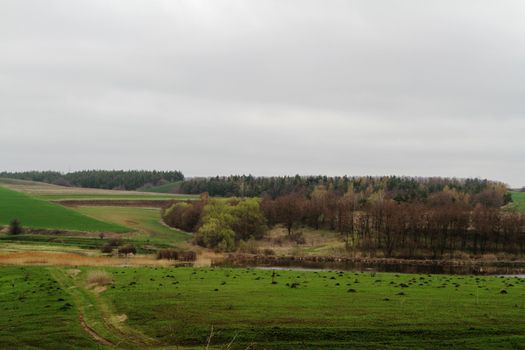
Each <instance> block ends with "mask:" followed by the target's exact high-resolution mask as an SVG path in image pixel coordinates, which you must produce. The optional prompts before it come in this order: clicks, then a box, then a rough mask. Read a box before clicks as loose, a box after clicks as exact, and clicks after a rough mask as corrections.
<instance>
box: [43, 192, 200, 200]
mask: <svg viewBox="0 0 525 350" xmlns="http://www.w3.org/2000/svg"><path fill="white" fill-rule="evenodd" d="M36 197H37V198H40V199H44V200H47V201H60V200H98V199H100V200H137V201H140V200H148V201H150V200H171V199H178V200H193V199H195V198H197V197H195V196H194V195H189V194H188V195H185V194H180V195H179V194H177V195H175V194H171V195H169V194H155V193H147V194H146V193H140V192H132V191H129V193H124V194H121V193H115V194H113V193H103V194H96V193H93V194H89V193H87V194H84V193H81V194H79V193H70V194H69V193H64V194H53V193H51V194H40V195H37V196H36Z"/></svg>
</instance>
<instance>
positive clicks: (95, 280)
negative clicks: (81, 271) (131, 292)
mask: <svg viewBox="0 0 525 350" xmlns="http://www.w3.org/2000/svg"><path fill="white" fill-rule="evenodd" d="M111 283H113V279H112V278H111V275H110V274H109V273H108V272H106V271H89V272H88V275H87V278H86V284H87V285H88V286H90V287H94V286H100V287H104V286H107V285H109V284H111Z"/></svg>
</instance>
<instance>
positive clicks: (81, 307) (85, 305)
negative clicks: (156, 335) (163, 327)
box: [51, 268, 158, 348]
mask: <svg viewBox="0 0 525 350" xmlns="http://www.w3.org/2000/svg"><path fill="white" fill-rule="evenodd" d="M73 272H75V273H73ZM51 275H52V276H53V278H55V280H56V281H57V282H58V283H59V285H60V286H61V288H62V289H63V290H65V291H66V292H67V293H68V294H69V295H71V297H72V299H73V303H74V304H75V307H76V309H77V310H78V314H79V322H80V325H81V326H82V328H83V329H84V330H85V331H86V333H88V334H89V335H90V336H91V337H92V338H93V339H95V341H96V342H97V343H99V344H101V345H105V346H108V347H113V348H130V347H131V348H134V347H136V346H140V347H141V348H147V347H150V346H154V345H158V342H157V341H156V340H155V339H153V338H151V337H148V336H147V335H145V334H144V333H142V332H140V331H139V330H137V329H134V328H132V327H130V326H128V325H127V324H126V323H125V321H126V320H127V316H126V315H117V314H116V313H115V312H114V310H113V306H112V305H110V304H109V303H107V301H106V300H105V299H104V298H103V296H102V295H101V293H103V290H99V291H98V292H97V291H95V290H88V289H86V287H85V283H84V278H85V276H84V274H82V273H81V272H77V270H65V269H63V268H51Z"/></svg>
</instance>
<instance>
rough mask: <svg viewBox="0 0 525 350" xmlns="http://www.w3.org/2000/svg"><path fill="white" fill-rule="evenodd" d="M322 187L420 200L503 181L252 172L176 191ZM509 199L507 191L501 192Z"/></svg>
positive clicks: (239, 193)
mask: <svg viewBox="0 0 525 350" xmlns="http://www.w3.org/2000/svg"><path fill="white" fill-rule="evenodd" d="M319 185H323V186H324V187H326V188H328V189H330V190H332V191H334V192H336V193H337V194H339V195H342V194H345V193H346V192H348V191H349V190H350V189H353V191H355V192H377V191H380V190H383V191H385V192H387V193H388V194H389V195H390V196H391V197H392V198H394V199H395V200H397V201H413V200H424V199H425V198H427V197H428V196H429V195H430V194H432V193H435V192H440V191H443V189H444V188H445V187H448V188H450V189H454V190H457V191H459V192H465V193H469V194H476V193H480V192H482V191H484V190H486V189H488V188H491V187H493V186H495V185H496V186H500V187H505V185H504V184H502V183H499V182H494V181H489V180H486V179H457V178H441V177H403V176H380V177H374V176H333V177H330V176H299V175H296V176H274V177H255V176H252V175H232V176H216V177H209V178H192V179H188V180H186V181H184V182H182V184H181V185H180V188H179V191H180V192H181V193H187V194H200V193H205V192H206V193H208V194H209V195H210V196H213V197H215V196H221V197H261V196H265V195H267V196H270V197H272V198H275V197H278V196H282V195H285V194H289V193H297V192H302V193H311V192H312V191H313V190H314V189H315V187H317V186H319ZM505 196H506V197H505V201H509V200H510V194H506V195H505Z"/></svg>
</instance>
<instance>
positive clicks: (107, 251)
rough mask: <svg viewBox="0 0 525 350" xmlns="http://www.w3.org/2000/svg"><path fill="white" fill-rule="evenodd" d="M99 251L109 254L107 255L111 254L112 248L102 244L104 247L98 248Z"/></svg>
mask: <svg viewBox="0 0 525 350" xmlns="http://www.w3.org/2000/svg"><path fill="white" fill-rule="evenodd" d="M100 251H101V252H102V253H106V254H109V253H111V252H113V246H112V245H110V244H104V245H103V246H102V247H101V248H100Z"/></svg>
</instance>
